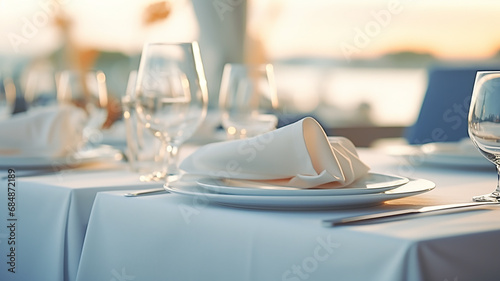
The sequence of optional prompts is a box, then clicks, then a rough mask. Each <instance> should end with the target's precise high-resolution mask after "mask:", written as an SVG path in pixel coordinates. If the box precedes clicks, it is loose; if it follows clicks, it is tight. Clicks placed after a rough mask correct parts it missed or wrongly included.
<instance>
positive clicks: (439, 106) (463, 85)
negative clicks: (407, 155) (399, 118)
mask: <svg viewBox="0 0 500 281" xmlns="http://www.w3.org/2000/svg"><path fill="white" fill-rule="evenodd" d="M498 69H500V66H499V67H498ZM479 70H493V69H492V68H491V66H490V67H487V68H480V67H470V68H443V67H436V68H432V69H430V70H429V74H428V85H427V91H426V93H425V96H424V100H423V103H422V107H421V109H420V113H419V116H418V118H417V121H416V122H415V124H413V125H412V126H411V127H409V128H408V129H407V130H406V132H405V138H406V140H407V141H408V143H409V144H424V143H429V142H452V141H459V140H461V139H462V138H466V137H468V132H467V117H468V112H469V105H470V101H471V96H472V89H473V87H474V80H475V78H476V72H477V71H479Z"/></svg>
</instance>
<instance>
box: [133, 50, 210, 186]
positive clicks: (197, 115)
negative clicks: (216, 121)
mask: <svg viewBox="0 0 500 281" xmlns="http://www.w3.org/2000/svg"><path fill="white" fill-rule="evenodd" d="M207 106H208V93H207V82H206V80H205V74H204V72H203V65H202V62H201V55H200V49H199V46H198V43H197V42H192V43H177V44H175V43H148V44H146V45H145V46H144V48H143V50H142V55H141V61H140V64H139V71H138V73H137V83H136V111H137V116H138V117H139V120H140V122H142V123H143V124H144V126H145V127H146V128H148V129H149V130H151V131H152V132H153V134H154V135H155V136H156V137H157V138H159V139H160V140H161V142H162V146H161V150H160V152H159V155H160V156H161V157H163V165H162V169H161V171H156V172H154V173H153V174H151V175H149V177H142V178H141V179H142V180H143V181H150V180H166V181H167V182H169V181H173V180H176V179H178V178H179V176H180V171H179V169H178V165H177V157H178V151H179V148H180V146H181V145H182V144H183V143H184V142H185V141H186V140H187V139H189V138H190V137H191V136H192V135H193V134H194V133H195V131H196V130H197V129H198V127H199V126H200V124H201V123H202V121H203V120H204V118H205V116H206V114H207Z"/></svg>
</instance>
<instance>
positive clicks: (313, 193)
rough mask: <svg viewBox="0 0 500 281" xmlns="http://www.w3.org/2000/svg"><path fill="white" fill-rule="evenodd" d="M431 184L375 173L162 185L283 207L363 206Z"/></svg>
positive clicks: (239, 203)
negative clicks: (312, 182) (305, 181)
mask: <svg viewBox="0 0 500 281" xmlns="http://www.w3.org/2000/svg"><path fill="white" fill-rule="evenodd" d="M434 187H435V184H434V183H433V182H431V181H428V180H424V179H408V178H405V177H399V176H394V175H384V174H377V173H370V174H368V175H367V176H366V177H364V178H362V179H359V180H357V181H356V182H354V183H353V184H351V185H349V186H347V187H342V188H338V187H335V186H333V185H332V186H328V185H323V186H321V188H310V189H301V188H295V187H289V186H286V185H282V184H275V183H272V182H264V181H253V180H252V181H250V180H236V179H222V178H209V177H195V176H189V175H187V176H186V175H185V176H184V177H183V178H182V180H180V181H177V182H175V183H171V184H169V185H166V186H165V188H166V189H167V190H168V191H170V192H171V193H175V194H180V195H185V196H191V197H199V198H200V199H202V200H206V201H207V200H208V201H209V202H213V203H217V204H222V205H227V206H233V207H243V208H258V209H286V210H304V209H311V210H314V209H340V208H359V207H367V206H373V205H378V204H381V203H383V202H385V201H387V200H394V199H399V198H404V197H408V196H413V195H417V194H421V193H424V192H428V191H431V190H432V189H434Z"/></svg>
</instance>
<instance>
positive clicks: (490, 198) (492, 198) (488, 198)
mask: <svg viewBox="0 0 500 281" xmlns="http://www.w3.org/2000/svg"><path fill="white" fill-rule="evenodd" d="M472 200H473V201H475V202H500V193H499V192H496V191H495V192H492V193H490V194H485V195H479V196H474V197H472Z"/></svg>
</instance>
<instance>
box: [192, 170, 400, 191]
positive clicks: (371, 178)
mask: <svg viewBox="0 0 500 281" xmlns="http://www.w3.org/2000/svg"><path fill="white" fill-rule="evenodd" d="M408 181H409V180H408V178H405V177H400V176H392V175H384V174H377V173H369V174H368V175H367V176H366V177H363V178H361V179H359V180H357V181H355V182H354V183H352V184H350V185H349V186H346V187H336V186H334V184H330V185H328V184H325V185H322V186H321V188H310V189H303V188H297V187H288V186H284V185H274V184H270V183H269V182H263V181H254V180H237V179H220V178H208V177H207V178H201V179H199V180H198V181H197V183H198V184H199V185H200V186H202V187H203V188H205V189H207V190H209V191H212V192H214V193H222V194H232V195H266V196H324V195H355V194H368V193H379V192H384V191H387V190H390V189H393V188H396V187H398V186H400V185H403V184H405V183H408Z"/></svg>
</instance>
